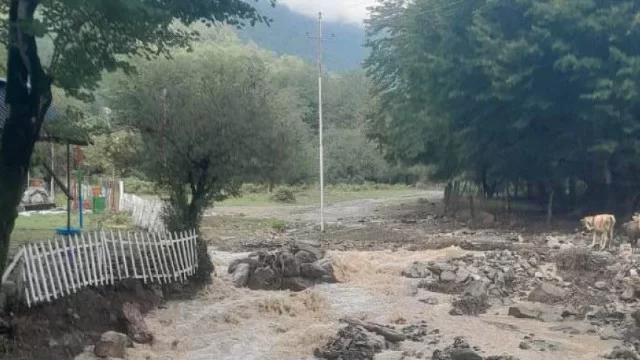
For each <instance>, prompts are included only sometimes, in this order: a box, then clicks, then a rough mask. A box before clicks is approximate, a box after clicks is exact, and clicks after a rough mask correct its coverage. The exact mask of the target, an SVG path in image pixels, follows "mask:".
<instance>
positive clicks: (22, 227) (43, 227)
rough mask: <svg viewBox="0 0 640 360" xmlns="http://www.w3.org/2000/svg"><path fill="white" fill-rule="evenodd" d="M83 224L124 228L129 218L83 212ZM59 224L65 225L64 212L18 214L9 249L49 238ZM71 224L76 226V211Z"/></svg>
mask: <svg viewBox="0 0 640 360" xmlns="http://www.w3.org/2000/svg"><path fill="white" fill-rule="evenodd" d="M83 225H84V229H85V230H97V229H99V228H100V227H101V226H102V227H103V228H110V227H124V228H126V227H130V226H131V218H130V217H129V216H128V215H126V214H109V213H104V214H85V216H84V224H83ZM60 226H67V214H66V213H60V214H32V215H30V216H24V215H20V216H18V218H17V219H16V224H15V227H14V229H13V233H12V234H11V249H12V251H13V250H15V249H16V248H17V247H18V246H20V245H22V244H24V243H26V242H33V241H41V240H47V239H51V238H52V237H53V236H54V235H55V233H56V228H57V227H60ZM71 226H72V227H77V226H78V214H77V213H74V214H72V215H71Z"/></svg>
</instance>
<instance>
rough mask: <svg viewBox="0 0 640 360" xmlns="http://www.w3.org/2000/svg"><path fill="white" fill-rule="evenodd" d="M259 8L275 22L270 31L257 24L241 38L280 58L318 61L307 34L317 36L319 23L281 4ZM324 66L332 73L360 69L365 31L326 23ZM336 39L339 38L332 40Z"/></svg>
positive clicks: (243, 33) (259, 5)
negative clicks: (279, 55)
mask: <svg viewBox="0 0 640 360" xmlns="http://www.w3.org/2000/svg"><path fill="white" fill-rule="evenodd" d="M256 7H257V8H258V9H259V10H260V12H261V13H262V14H263V15H265V16H267V17H270V18H271V19H273V22H272V23H271V25H270V27H267V26H265V25H264V24H256V26H255V27H246V28H245V29H242V30H239V31H238V34H239V36H240V37H241V38H242V39H243V40H246V41H253V42H254V43H256V44H257V45H259V46H260V47H263V48H266V49H269V50H272V51H275V52H276V53H278V54H291V55H296V56H299V57H301V58H303V59H305V60H308V61H315V59H316V41H315V40H314V39H309V38H308V37H307V34H309V35H315V31H316V20H315V19H313V18H310V17H307V16H304V15H301V14H298V13H296V12H293V11H291V10H289V9H288V8H287V7H286V6H284V5H282V4H279V5H277V6H276V7H275V8H272V7H271V6H269V5H268V4H267V2H266V1H259V2H258V3H257V4H256ZM322 26H323V34H324V36H325V37H326V38H327V39H326V40H325V42H324V66H325V68H326V69H328V70H329V71H332V72H343V71H347V70H352V69H355V68H359V67H360V64H361V62H362V60H364V58H365V57H366V56H367V54H368V50H367V49H366V48H365V47H364V46H363V44H364V28H362V27H358V26H356V25H350V24H342V23H338V22H330V21H327V22H323V25H322ZM331 34H333V35H335V37H333V36H331Z"/></svg>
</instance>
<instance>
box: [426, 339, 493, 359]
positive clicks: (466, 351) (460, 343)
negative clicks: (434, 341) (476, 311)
mask: <svg viewBox="0 0 640 360" xmlns="http://www.w3.org/2000/svg"><path fill="white" fill-rule="evenodd" d="M431 358H432V359H433V360H482V356H480V355H478V353H476V352H475V351H474V350H473V349H472V348H471V347H470V346H469V343H467V342H466V341H465V340H464V339H463V338H462V337H456V338H455V339H454V340H453V345H450V346H447V347H446V348H444V349H443V350H435V351H434V352H433V355H432V357H431Z"/></svg>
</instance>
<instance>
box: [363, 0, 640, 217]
mask: <svg viewBox="0 0 640 360" xmlns="http://www.w3.org/2000/svg"><path fill="white" fill-rule="evenodd" d="M638 7H639V5H638V4H637V3H636V2H633V1H618V2H615V3H610V2H609V3H606V2H601V1H593V0H580V1H578V2H571V3H570V4H569V3H566V4H565V3H560V2H554V1H552V2H549V1H543V0H517V1H515V2H514V1H506V0H498V1H491V2H489V1H485V0H474V1H468V2H463V3H461V4H458V5H455V6H454V5H447V3H446V2H444V1H440V0H419V1H415V2H411V3H410V4H406V5H403V4H401V3H396V2H392V1H385V2H383V3H382V4H381V5H380V6H378V7H377V8H376V9H374V11H373V15H372V18H371V20H370V22H369V23H368V25H367V33H368V45H369V46H370V47H371V48H372V53H371V56H370V57H369V59H368V60H367V64H366V66H367V71H368V74H369V76H370V78H371V79H372V82H373V83H374V91H375V94H376V95H377V96H378V97H379V99H380V102H379V105H378V106H377V107H376V109H377V111H375V112H374V113H373V114H371V116H370V119H369V121H370V122H369V132H370V134H371V135H372V136H375V137H376V138H377V139H378V140H379V141H382V142H383V143H384V144H385V145H386V146H385V148H386V150H387V152H388V154H389V155H390V156H393V157H395V158H398V159H401V160H404V161H408V162H422V163H427V164H435V165H437V167H438V173H439V174H440V175H441V176H442V177H443V178H446V179H452V178H455V177H457V176H461V175H464V176H466V177H469V178H471V179H472V180H474V181H476V182H477V183H478V184H479V185H480V186H481V187H482V188H483V189H484V190H485V193H486V194H488V195H490V194H491V193H493V192H495V191H496V189H499V188H500V187H501V186H502V187H506V186H508V184H514V183H519V182H526V183H528V184H529V185H531V186H532V187H535V188H536V189H537V193H538V195H540V197H541V198H542V199H545V198H547V195H548V194H550V193H551V192H552V191H554V192H556V195H558V196H560V197H563V196H564V194H565V193H566V192H567V191H569V192H570V191H572V190H569V189H570V188H572V187H569V189H568V188H567V185H566V184H568V183H571V182H573V181H576V180H578V181H581V182H583V183H585V184H586V188H587V189H588V190H587V193H586V194H585V199H586V200H588V199H590V198H595V199H598V198H601V199H607V198H608V199H609V204H605V203H597V202H596V203H595V204H594V206H596V207H598V208H599V209H600V211H601V210H602V208H603V207H607V205H608V206H610V207H612V206H613V204H614V203H616V200H621V199H624V198H629V197H631V198H634V197H636V198H638V194H640V192H639V190H640V189H639V188H638V186H639V185H640V183H639V182H638V181H637V180H636V179H638V160H637V159H638V155H640V154H638V153H637V150H638V146H637V140H636V139H637V138H638V135H640V134H639V133H638V126H639V122H638V121H639V120H638V115H639V113H638V108H637V105H636V104H637V98H636V96H637V93H638V92H637V89H638V88H637V86H638V82H639V81H640V77H639V76H638V75H639V73H638V71H637V66H636V65H633V64H637V62H638V61H639V60H640V57H639V56H640V48H639V47H638V46H637V44H638V43H639V41H640V29H639V28H638V26H637V25H636V24H635V19H634V17H635V14H637V13H638ZM603 194H605V195H606V196H602V195H603Z"/></svg>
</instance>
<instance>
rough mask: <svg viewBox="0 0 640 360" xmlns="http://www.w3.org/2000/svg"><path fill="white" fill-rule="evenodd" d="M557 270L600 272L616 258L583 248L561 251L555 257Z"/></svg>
mask: <svg viewBox="0 0 640 360" xmlns="http://www.w3.org/2000/svg"><path fill="white" fill-rule="evenodd" d="M555 260H556V267H557V268H558V270H565V271H600V270H602V269H605V268H606V267H607V266H609V265H611V264H613V263H615V262H616V258H615V257H614V256H613V255H612V254H611V253H609V252H606V251H591V250H590V249H588V248H584V247H573V248H571V249H566V250H561V251H560V252H558V253H557V254H556V256H555Z"/></svg>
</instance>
